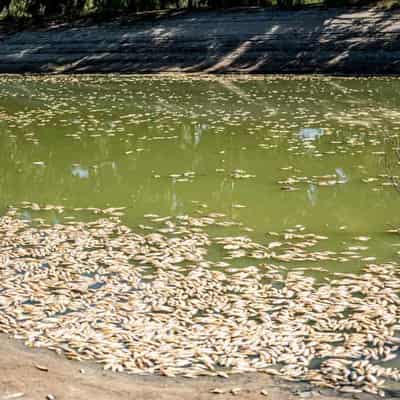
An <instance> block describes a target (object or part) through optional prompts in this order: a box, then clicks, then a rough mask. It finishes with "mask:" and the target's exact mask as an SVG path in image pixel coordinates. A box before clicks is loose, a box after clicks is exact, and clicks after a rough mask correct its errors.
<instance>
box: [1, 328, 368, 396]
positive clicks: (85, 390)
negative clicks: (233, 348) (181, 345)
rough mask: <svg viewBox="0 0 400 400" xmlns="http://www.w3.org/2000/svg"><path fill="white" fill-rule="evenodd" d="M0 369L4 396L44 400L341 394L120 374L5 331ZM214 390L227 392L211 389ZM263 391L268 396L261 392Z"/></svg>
mask: <svg viewBox="0 0 400 400" xmlns="http://www.w3.org/2000/svg"><path fill="white" fill-rule="evenodd" d="M45 369H47V371H46V370H45ZM0 370H1V374H0V399H8V398H9V399H11V398H21V399H30V400H40V399H45V398H46V396H47V395H49V394H51V395H53V396H55V398H56V399H65V400H67V399H71V400H72V399H73V400H78V399H85V400H92V399H96V400H103V399H104V400H106V399H107V400H109V399H113V400H114V399H115V400H118V399H146V400H152V399H157V400H172V399H191V400H194V399H196V400H197V399H198V400H202V399H210V398H216V399H219V400H225V399H232V398H240V399H248V400H257V399H271V400H289V399H301V398H312V399H316V400H317V399H325V400H334V399H339V398H343V396H335V395H334V394H333V392H329V391H324V390H321V391H319V390H318V389H316V388H312V387H311V386H310V385H308V384H298V383H291V382H284V381H278V380H275V379H271V378H270V377H269V376H267V375H265V374H245V375H236V376H233V377H230V378H229V379H224V378H197V379H185V378H166V377H159V376H136V375H126V374H121V373H118V374H116V373H112V372H108V371H103V370H102V368H101V367H100V366H98V365H96V364H94V363H85V362H76V361H70V360H67V359H66V358H64V357H62V356H58V355H57V354H56V353H54V352H51V351H48V350H43V349H30V348H27V347H25V346H24V345H23V343H22V342H20V341H17V340H15V339H11V338H9V337H8V336H7V335H5V334H0ZM215 388H218V389H221V390H223V391H226V393H224V394H214V393H211V392H212V390H213V389H215ZM235 388H240V389H241V391H240V395H236V396H234V395H233V394H232V393H231V392H230V390H232V389H235ZM263 390H264V391H266V392H267V393H268V394H267V395H265V394H261V391H263ZM264 393H265V392H264ZM17 395H19V396H18V397H17ZM11 396H15V397H11ZM349 398H351V397H349ZM360 398H363V399H366V400H367V399H373V397H372V396H369V395H361V396H360Z"/></svg>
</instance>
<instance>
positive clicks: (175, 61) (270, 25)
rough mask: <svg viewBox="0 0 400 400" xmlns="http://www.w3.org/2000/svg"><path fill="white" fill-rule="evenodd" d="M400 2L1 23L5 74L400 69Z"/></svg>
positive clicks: (379, 71) (0, 60) (395, 71)
mask: <svg viewBox="0 0 400 400" xmlns="http://www.w3.org/2000/svg"><path fill="white" fill-rule="evenodd" d="M399 39H400V11H398V10H392V11H388V10H386V11H385V10H378V9H370V10H353V11H352V10H349V9H317V8H310V9H304V10H299V11H280V10H268V9H258V8H250V9H241V10H232V11H201V12H182V13H176V14H170V15H168V16H167V17H164V18H158V19H157V18H156V19H154V18H150V19H142V20H132V21H130V20H121V19H118V20H113V21H111V22H110V21H108V22H96V23H95V22H93V23H92V24H87V23H85V24H82V25H80V24H76V23H75V24H72V25H68V24H60V25H53V26H48V27H45V28H41V29H38V28H30V29H28V28H26V29H24V30H23V31H20V32H14V33H11V32H8V33H6V32H4V33H3V36H2V38H1V47H0V72H2V73H109V72H119V73H159V72H190V73H197V72H202V73H260V74H261V73H296V74H298V73H302V74H308V73H324V74H343V75H346V74H348V75H363V74H375V75H381V74H386V75H391V74H392V75H396V74H399V73H400V40H399Z"/></svg>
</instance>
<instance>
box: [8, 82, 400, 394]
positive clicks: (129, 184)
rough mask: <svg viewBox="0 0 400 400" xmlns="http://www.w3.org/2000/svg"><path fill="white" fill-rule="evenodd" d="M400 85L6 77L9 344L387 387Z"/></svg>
mask: <svg viewBox="0 0 400 400" xmlns="http://www.w3.org/2000/svg"><path fill="white" fill-rule="evenodd" d="M399 92H400V80H399V79H393V78H362V79H349V78H348V79H343V78H342V79H341V78H328V77H326V78H322V77H319V78H316V77H309V78H305V77H298V78H293V77H291V78H289V77H275V78H267V77H258V78H248V77H236V78H235V77H198V76H196V77H195V76H187V77H177V76H158V77H155V76H146V77H140V76H135V77H125V76H116V75H115V76H114V75H109V76H47V77H46V76H41V77H29V76H26V77H21V76H19V77H14V76H4V77H2V78H1V79H0V118H1V120H0V146H1V149H2V157H1V159H0V213H1V219H0V239H1V240H0V276H1V284H0V332H5V333H7V334H9V335H13V336H14V337H15V338H18V339H21V340H24V342H25V344H27V345H28V346H32V347H46V348H52V349H57V351H59V352H61V353H64V354H65V355H67V356H68V357H69V358H71V359H75V360H96V361H97V362H100V363H102V364H103V365H104V368H105V369H111V370H113V371H116V372H122V371H126V372H129V373H140V374H142V373H150V374H160V375H167V376H178V375H184V376H186V377H188V378H193V377H197V376H200V375H211V376H215V377H218V376H220V377H225V378H226V377H228V374H232V373H233V374H234V373H244V372H255V371H263V372H266V373H268V374H272V375H276V374H278V375H279V376H281V377H284V378H288V379H290V380H302V381H309V382H311V383H312V384H313V385H316V386H320V387H327V388H331V389H335V390H338V391H340V392H343V393H348V394H349V393H353V394H354V393H361V392H367V393H372V394H380V395H385V394H389V395H390V394H393V393H394V392H393V388H394V389H395V390H397V388H398V385H397V384H396V385H397V386H396V385H395V386H390V385H392V384H393V382H394V381H397V382H398V381H400V370H399V369H398V367H399V365H400V363H399V347H400V339H399V338H398V333H399V331H400V323H399V321H400V315H399V311H398V310H399V307H398V305H399V304H400V299H399V296H398V292H399V289H400V274H399V261H400V237H399V233H400V230H399V227H400V216H399V215H398V212H397V210H398V209H399V204H400V138H399V135H400V97H399V96H398V93H399ZM94 220H96V221H94ZM354 273H357V275H355V274H354ZM88 344H90V345H88ZM272 367H273V368H274V369H272V370H271V368H272ZM392 367H395V368H394V369H393V368H392ZM378 378H379V379H378ZM381 378H382V379H381ZM383 378H384V379H383ZM214 393H219V392H218V391H217V392H214Z"/></svg>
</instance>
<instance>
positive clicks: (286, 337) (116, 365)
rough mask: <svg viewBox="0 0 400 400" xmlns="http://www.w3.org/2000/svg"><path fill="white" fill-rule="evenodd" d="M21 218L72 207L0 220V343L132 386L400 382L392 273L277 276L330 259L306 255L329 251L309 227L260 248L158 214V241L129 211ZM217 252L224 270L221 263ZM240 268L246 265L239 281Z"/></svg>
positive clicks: (207, 223)
mask: <svg viewBox="0 0 400 400" xmlns="http://www.w3.org/2000/svg"><path fill="white" fill-rule="evenodd" d="M23 208H29V209H31V210H35V211H40V210H55V211H57V212H63V207H57V206H46V207H41V206H39V205H38V204H31V203H25V204H23V205H22V206H21V208H20V207H11V208H10V209H9V211H8V212H7V213H6V215H4V216H3V217H1V218H0V275H1V280H0V331H1V332H5V333H7V334H9V335H12V336H14V337H15V338H17V339H20V340H23V341H24V342H25V344H26V345H28V346H31V347H44V348H48V349H52V350H55V351H56V352H58V353H63V354H65V355H66V356H67V357H68V358H70V359H74V360H93V361H95V362H97V363H101V364H102V365H103V366H104V368H105V369H110V370H112V371H116V372H122V371H124V372H127V373H132V374H160V375H165V376H185V377H188V378H194V377H197V376H202V375H207V376H219V377H229V375H232V374H238V373H246V372H264V373H266V374H270V375H274V376H279V377H282V378H284V379H287V380H293V381H299V380H301V381H304V380H307V381H309V382H311V383H312V384H314V385H316V386H319V387H324V388H331V389H335V390H337V391H339V392H342V393H361V392H368V393H371V394H377V395H380V396H384V395H385V384H386V382H390V381H399V380H400V370H398V369H396V368H390V367H385V362H387V361H390V360H393V359H395V358H396V357H397V355H398V351H399V346H400V338H399V337H397V336H396V332H397V331H398V330H400V322H399V321H400V307H399V304H400V297H399V289H400V269H399V265H397V264H395V263H386V264H383V265H376V264H369V265H366V266H365V268H364V270H363V272H362V273H361V274H360V275H356V274H349V273H347V274H346V273H343V274H339V273H337V274H336V276H335V277H334V278H332V279H326V280H324V281H323V282H318V281H316V279H315V278H313V277H311V276H307V275H306V274H305V273H304V271H302V270H295V269H290V268H284V267H281V266H278V265H275V264H273V263H272V261H274V259H276V257H279V255H277V253H276V252H277V250H278V249H280V248H282V247H284V248H285V250H284V251H282V254H286V255H287V257H286V259H285V260H286V261H287V260H288V259H289V258H290V256H292V257H294V259H295V260H297V259H298V258H297V257H300V259H302V260H303V259H304V258H305V257H306V254H307V252H309V255H308V259H309V260H313V261H318V260H319V254H318V252H317V255H315V253H316V252H311V251H308V250H307V249H308V248H309V247H313V246H314V245H315V244H316V243H317V242H318V241H320V240H324V239H326V238H325V237H323V236H319V235H315V234H311V233H304V232H303V233H301V232H302V231H304V227H301V226H299V227H297V228H294V229H292V230H288V231H287V232H285V233H284V234H283V235H279V234H278V233H274V232H272V233H270V234H271V235H272V236H275V237H276V238H277V240H276V241H272V242H271V241H270V242H269V243H265V244H261V243H256V242H254V241H252V240H251V239H250V238H249V237H246V236H221V235H217V234H215V233H214V234H211V233H208V228H210V227H211V228H212V227H214V228H216V227H224V226H231V225H232V224H234V222H232V221H229V220H226V219H225V217H224V215H223V214H218V213H209V214H207V215H203V216H197V217H191V216H187V215H185V216H180V217H175V218H172V217H159V216H158V215H152V214H149V215H146V218H147V219H148V220H149V221H150V223H152V224H153V225H152V226H153V230H152V231H151V232H150V233H148V232H146V233H137V232H135V231H133V230H132V229H130V228H129V227H127V226H125V225H123V224H122V223H121V221H120V219H119V217H120V215H121V214H122V210H121V209H118V208H110V209H106V210H100V209H90V210H91V211H93V212H95V214H100V217H99V219H97V220H94V221H89V222H78V221H65V222H63V223H59V224H47V223H46V221H45V220H44V219H41V218H36V219H35V220H34V221H25V220H22V219H21V218H20V212H21V210H22V209H23ZM77 210H78V211H80V210H81V209H77ZM154 224H155V225H154ZM157 224H158V225H157ZM156 226H158V228H156ZM142 230H143V231H145V229H142ZM364 239H365V241H366V240H368V238H364ZM296 245H297V247H296ZM211 246H217V247H218V246H219V248H220V251H221V252H222V254H223V255H225V256H224V257H223V258H222V259H223V261H221V260H217V261H215V260H214V261H212V260H211V257H209V249H210V248H211ZM360 247H361V250H362V246H359V247H358V248H357V249H358V250H360ZM296 253H297V256H294V254H296ZM326 256H327V255H326V254H324V255H323V257H326ZM329 256H332V255H329ZM235 257H247V258H248V259H249V265H248V266H247V267H242V268H233V267H232V266H230V260H231V259H232V258H235ZM251 258H254V259H262V260H263V262H262V263H259V264H257V265H252V264H251ZM306 259H307V258H306ZM278 260H279V258H278Z"/></svg>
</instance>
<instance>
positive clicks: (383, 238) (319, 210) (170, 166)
mask: <svg viewBox="0 0 400 400" xmlns="http://www.w3.org/2000/svg"><path fill="white" fill-rule="evenodd" d="M399 93H400V80H399V79H392V78H365V79H364V78H363V79H341V78H288V77H281V78H256V79H249V78H245V77H241V78H232V77H225V78H223V77H214V78H199V77H184V78H178V77H170V76H169V77H151V76H150V77H124V76H77V77H63V76H60V77H55V76H54V77H51V76H48V77H28V76H27V77H14V76H5V77H2V78H1V79H0V146H1V150H2V157H1V159H0V212H2V213H3V212H5V210H6V208H7V207H8V206H10V205H18V204H20V203H21V202H22V201H30V202H36V203H38V204H56V205H63V206H65V207H66V208H67V209H68V208H73V207H99V208H106V207H127V208H126V210H125V216H124V217H123V221H124V223H126V224H128V225H129V226H131V227H136V226H138V225H140V224H142V223H143V221H144V218H143V215H144V214H146V213H155V214H159V215H163V216H164V215H165V216H166V215H181V214H191V213H194V212H196V210H198V209H199V207H200V208H202V209H203V210H209V211H210V212H211V211H213V212H222V213H225V214H226V215H227V216H228V217H230V218H233V219H235V220H238V221H241V222H243V224H244V226H246V227H249V228H251V229H252V231H251V232H250V233H246V234H249V235H251V236H253V237H255V238H256V239H257V240H258V241H261V242H265V241H266V240H267V237H266V233H267V232H269V231H282V230H284V229H287V228H290V227H293V226H295V225H298V224H301V225H304V226H305V227H306V228H307V231H310V232H314V233H317V234H322V235H325V236H327V237H328V238H329V239H328V240H327V241H325V242H324V244H323V245H324V249H325V250H326V249H330V250H334V251H345V250H346V249H348V248H349V247H351V246H357V245H360V244H362V245H365V247H368V248H367V249H365V250H363V253H362V254H363V256H365V258H367V260H368V257H376V259H377V261H378V262H382V261H388V260H396V261H398V258H399V257H400V256H399V255H398V254H397V252H398V251H400V240H398V237H397V236H396V235H393V234H388V233H386V232H385V231H386V230H387V229H388V228H390V227H391V226H394V227H397V226H399V225H400V216H399V214H398V210H399V205H400V193H399V192H398V191H397V190H396V187H395V186H393V182H394V183H395V182H396V178H394V179H393V178H392V176H393V175H394V176H396V174H397V175H398V174H399V169H400V168H399V161H398V160H399V159H398V158H397V156H396V148H397V146H398V140H399V135H400V96H399ZM293 177H297V178H295V179H294V180H293V181H290V180H289V181H288V182H282V181H285V180H287V179H288V178H293ZM304 177H307V178H308V179H306V178H304ZM371 178H372V179H371ZM375 178H376V180H375ZM299 179H300V182H297V181H298V180H299ZM302 179H303V180H305V179H306V180H307V182H302V181H301V180H302ZM65 215H66V216H70V215H71V214H69V213H68V212H65V213H64V214H57V213H55V214H51V213H50V215H49V218H50V220H51V221H52V222H60V221H62V220H63V218H64V216H65ZM24 217H25V218H31V217H32V215H31V213H30V211H28V210H27V211H26V213H25V214H24ZM81 217H82V216H81ZM82 218H83V217H82ZM232 229H233V228H232ZM235 229H236V230H238V234H243V231H242V230H241V229H239V228H234V229H233V231H235ZM360 236H362V237H368V238H371V239H370V240H368V241H366V243H360V240H357V239H354V238H356V237H360ZM371 259H372V258H371ZM364 264H365V261H363V260H360V259H354V261H351V262H347V263H339V262H330V263H326V265H325V264H324V266H327V267H329V268H333V269H334V270H335V271H338V270H340V271H357V270H358V269H359V268H360V267H361V266H362V265H364ZM295 266H296V265H294V267H295Z"/></svg>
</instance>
